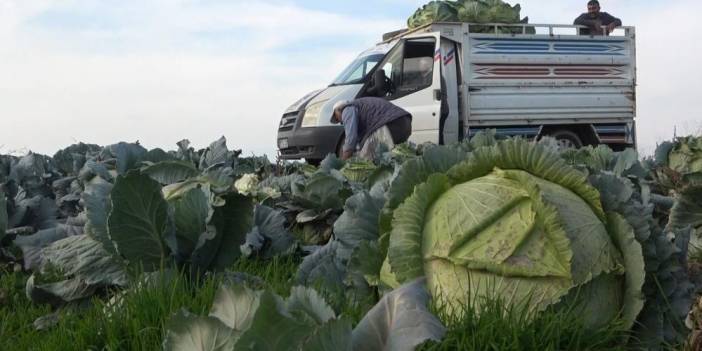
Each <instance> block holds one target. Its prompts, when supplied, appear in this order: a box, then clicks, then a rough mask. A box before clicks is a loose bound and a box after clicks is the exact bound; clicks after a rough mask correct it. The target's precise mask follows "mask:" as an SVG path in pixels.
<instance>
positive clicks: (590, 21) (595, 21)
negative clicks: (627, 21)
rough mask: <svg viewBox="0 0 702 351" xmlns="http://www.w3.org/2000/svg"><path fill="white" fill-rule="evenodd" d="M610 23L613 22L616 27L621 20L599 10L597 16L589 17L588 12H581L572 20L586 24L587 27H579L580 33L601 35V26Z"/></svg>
mask: <svg viewBox="0 0 702 351" xmlns="http://www.w3.org/2000/svg"><path fill="white" fill-rule="evenodd" d="M611 23H615V24H616V25H617V27H619V26H621V25H622V21H621V20H620V19H619V18H616V17H614V16H612V15H610V14H608V13H607V12H600V13H599V14H598V15H597V17H594V18H593V17H591V16H590V14H589V13H587V12H586V13H583V14H582V15H580V16H579V17H578V18H576V19H575V21H573V24H577V25H581V26H587V27H588V28H581V29H580V35H603V34H605V33H603V32H602V29H601V28H600V27H601V26H608V25H610V24H611Z"/></svg>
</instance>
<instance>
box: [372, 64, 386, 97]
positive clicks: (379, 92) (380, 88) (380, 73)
mask: <svg viewBox="0 0 702 351" xmlns="http://www.w3.org/2000/svg"><path fill="white" fill-rule="evenodd" d="M386 79H387V78H386V77H385V70H384V69H379V70H377V71H375V73H373V87H372V88H371V89H369V91H368V92H369V93H371V94H373V95H375V96H380V97H382V96H385V94H386V93H387V92H388V87H387V84H385V81H386Z"/></svg>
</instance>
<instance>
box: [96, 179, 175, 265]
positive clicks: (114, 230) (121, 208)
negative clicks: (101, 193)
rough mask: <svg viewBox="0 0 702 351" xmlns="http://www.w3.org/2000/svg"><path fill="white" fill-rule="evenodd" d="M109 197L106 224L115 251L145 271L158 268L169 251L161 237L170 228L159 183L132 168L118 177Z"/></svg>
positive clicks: (166, 207)
mask: <svg viewBox="0 0 702 351" xmlns="http://www.w3.org/2000/svg"><path fill="white" fill-rule="evenodd" d="M111 198H112V209H111V211H110V214H109V216H108V217H107V227H108V231H109V235H110V238H111V239H112V240H113V241H114V242H115V245H116V247H117V251H118V252H119V253H120V254H121V255H122V256H124V257H125V258H126V259H127V261H128V262H129V264H130V265H133V264H136V265H142V266H143V269H144V270H145V271H147V272H150V271H153V270H157V269H159V267H161V266H162V265H163V263H164V260H165V259H166V257H167V256H168V254H169V251H168V248H167V246H166V244H165V241H164V240H165V237H166V235H167V233H166V231H168V230H170V228H169V225H168V203H166V200H164V199H163V196H162V195H161V185H160V184H158V182H156V181H155V180H153V179H151V178H150V177H149V176H147V175H145V174H143V173H140V172H139V171H132V172H129V173H127V174H126V175H124V176H120V177H118V178H117V181H116V182H115V186H114V188H113V189H112V193H111Z"/></svg>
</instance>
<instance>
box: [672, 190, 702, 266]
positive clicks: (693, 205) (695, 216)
mask: <svg viewBox="0 0 702 351" xmlns="http://www.w3.org/2000/svg"><path fill="white" fill-rule="evenodd" d="M688 226H690V227H692V229H693V233H692V235H691V237H690V248H689V249H690V251H689V253H690V255H696V254H699V253H700V252H701V251H702V185H701V186H689V187H686V188H684V189H682V190H681V191H680V192H679V193H678V196H677V198H676V200H675V205H673V208H672V209H671V211H670V221H669V222H668V227H669V228H680V229H682V228H685V227H688Z"/></svg>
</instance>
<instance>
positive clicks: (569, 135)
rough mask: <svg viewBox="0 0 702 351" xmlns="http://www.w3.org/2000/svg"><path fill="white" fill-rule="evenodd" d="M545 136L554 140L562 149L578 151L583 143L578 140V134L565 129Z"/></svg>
mask: <svg viewBox="0 0 702 351" xmlns="http://www.w3.org/2000/svg"><path fill="white" fill-rule="evenodd" d="M546 135H547V136H550V137H552V138H554V139H556V141H557V142H558V145H559V146H560V147H561V148H562V149H579V148H581V147H583V141H582V140H580V137H579V136H578V134H575V133H574V132H572V131H570V130H567V129H559V130H554V131H552V132H547V133H546Z"/></svg>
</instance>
